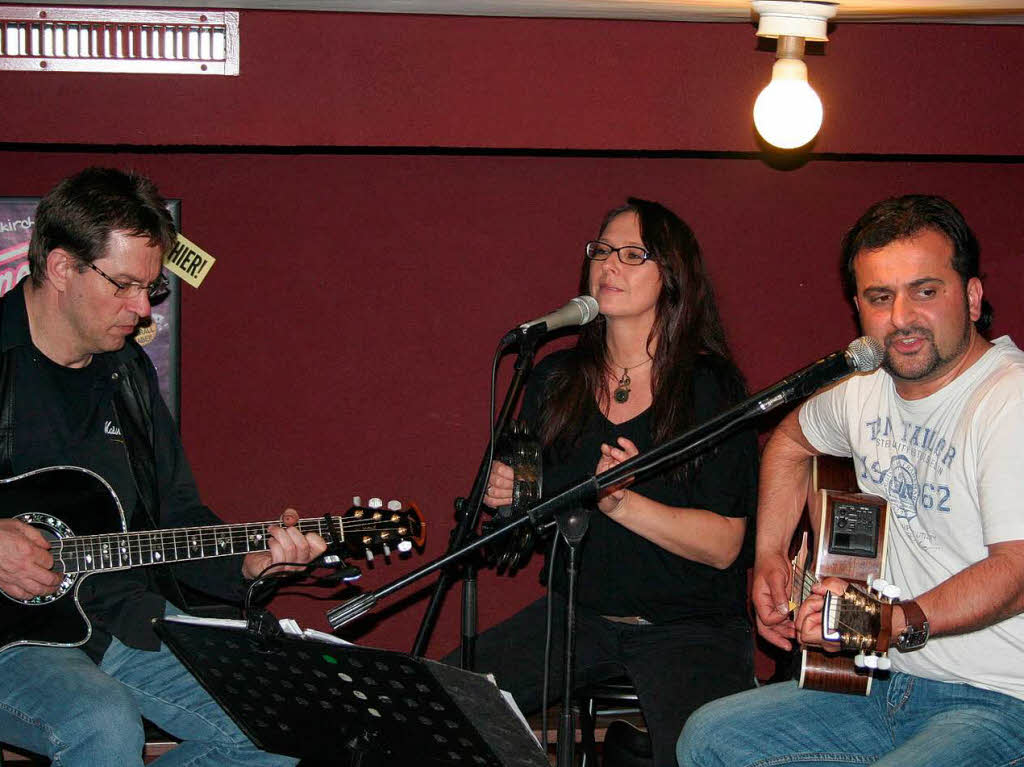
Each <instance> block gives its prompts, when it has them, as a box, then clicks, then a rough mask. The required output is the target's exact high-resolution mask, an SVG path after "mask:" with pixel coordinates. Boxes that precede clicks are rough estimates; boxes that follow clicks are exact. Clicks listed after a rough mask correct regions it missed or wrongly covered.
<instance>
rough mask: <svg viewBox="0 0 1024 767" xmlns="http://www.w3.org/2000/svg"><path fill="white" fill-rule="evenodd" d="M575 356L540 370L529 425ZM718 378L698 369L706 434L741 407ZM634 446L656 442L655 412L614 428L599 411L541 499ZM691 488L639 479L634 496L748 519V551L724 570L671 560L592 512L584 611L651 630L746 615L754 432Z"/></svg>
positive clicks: (709, 464) (528, 406)
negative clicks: (558, 372)
mask: <svg viewBox="0 0 1024 767" xmlns="http://www.w3.org/2000/svg"><path fill="white" fill-rule="evenodd" d="M574 353H575V352H574V351H573V350H567V351H562V352H556V353H554V354H551V355H549V356H548V357H546V358H545V359H544V360H542V361H541V363H540V364H538V366H537V368H536V370H535V372H534V374H533V376H532V378H531V382H530V385H529V386H528V387H527V390H526V393H525V395H524V399H523V411H522V417H523V419H524V420H526V421H527V423H530V424H531V426H535V425H536V422H537V416H538V413H539V412H540V409H541V408H542V407H543V405H544V397H545V394H544V392H545V389H546V380H547V378H548V376H550V375H551V373H552V371H554V370H555V369H556V368H557V366H559V365H565V364H566V362H567V360H568V359H569V357H568V355H571V354H574ZM718 376H719V373H718V372H717V371H716V368H715V367H714V366H713V365H712V364H711V363H710V362H709V361H706V360H705V361H703V362H701V363H700V364H699V365H698V367H697V370H696V372H695V374H694V376H693V380H692V382H679V385H680V386H683V385H692V386H693V387H694V408H695V424H694V425H700V424H701V423H703V422H704V421H706V420H709V419H710V418H712V417H713V416H715V415H717V414H718V413H719V412H721V411H722V410H724V409H726V408H727V407H728V406H730V405H731V404H734V403H730V402H725V401H723V397H722V395H721V390H722V387H721V386H720V384H719V382H718V381H719V379H718ZM619 437H626V438H627V439H630V440H632V441H633V442H634V443H635V444H636V446H637V448H638V449H639V450H640V452H641V453H643V452H644V451H645V450H647V449H649V448H650V447H651V446H652V444H653V440H652V438H651V415H650V410H649V409H648V410H645V411H644V412H643V413H641V414H639V415H638V416H636V417H635V418H632V419H631V420H629V421H626V422H625V423H621V424H613V423H611V422H610V421H609V420H608V419H607V418H605V417H604V415H602V414H601V412H600V410H599V409H598V407H597V404H596V403H594V404H593V405H592V407H591V408H590V413H589V415H588V417H587V420H586V424H585V425H584V428H583V432H582V436H581V438H580V440H579V442H578V443H577V444H576V445H572V446H569V447H568V448H562V449H560V450H558V451H557V452H556V451H555V450H551V449H549V450H547V451H545V455H544V490H545V492H544V495H545V496H547V497H550V496H551V495H553V494H554V493H557V492H558V491H559V490H561V489H564V488H566V487H569V486H570V485H574V484H576V483H577V482H579V481H580V480H582V479H584V478H585V477H587V476H588V475H593V473H594V469H595V468H596V467H597V462H598V460H600V456H601V443H602V442H603V443H606V444H609V445H615V444H617V442H616V440H617V439H618V438H619ZM710 451H711V452H710V453H709V454H708V455H706V456H705V457H704V460H703V462H702V463H701V464H700V468H699V470H698V471H697V472H696V475H695V476H694V477H693V478H692V479H691V480H689V481H686V480H682V479H675V478H673V477H672V476H670V475H669V474H668V472H667V471H665V472H660V473H656V474H655V475H653V476H649V477H645V478H641V479H640V480H639V481H637V482H636V483H634V484H633V485H631V486H630V489H631V490H632V491H633V492H636V493H639V494H640V495H643V496H646V497H648V498H651V499H652V500H655V501H659V502H661V503H664V504H667V505H669V506H677V507H690V508H699V509H707V510H709V511H713V512H715V513H717V514H721V515H722V516H726V517H748V518H749V521H748V523H747V534H746V539H745V543H744V546H743V549H742V551H741V553H740V555H739V557H738V558H737V560H736V562H734V563H733V565H732V566H731V567H729V568H727V569H725V570H718V569H716V568H714V567H711V566H709V565H705V564H702V563H699V562H694V561H692V560H689V559H685V558H684V557H681V556H678V555H676V554H672V553H670V552H668V551H666V550H665V549H663V548H661V547H660V546H658V545H656V544H654V543H651V542H650V541H648V540H647V539H646V538H643V537H642V536H639V535H637V534H636V533H634V532H632V531H630V530H628V529H626V528H625V527H623V526H622V525H620V524H618V523H617V522H615V521H613V520H612V519H610V518H609V517H607V516H605V515H604V514H602V513H601V512H600V511H597V510H596V509H595V511H594V513H592V514H591V515H590V529H589V531H588V533H587V536H586V538H585V539H584V541H583V544H582V548H581V554H580V568H579V569H580V577H579V584H578V597H579V599H578V603H579V605H580V606H581V607H583V608H585V609H588V610H591V611H593V612H595V613H597V614H600V615H618V616H641V617H643V618H646V619H647V620H650V621H653V622H654V623H674V622H680V621H684V620H686V619H687V618H692V617H708V616H723V617H725V616H737V615H746V590H747V575H746V570H747V568H748V567H749V566H750V564H751V560H752V550H753V547H752V541H753V532H754V530H753V528H754V514H755V509H756V504H757V439H756V435H755V433H754V432H753V430H750V429H747V430H743V431H740V432H738V433H736V434H733V435H732V436H729V437H727V438H726V439H724V440H722V441H720V442H718V443H717V444H715V445H713V446H712V447H711V448H710ZM556 573H557V574H556V576H555V584H554V587H555V589H556V590H557V591H560V592H563V593H564V591H565V586H564V578H565V574H564V569H560V570H556Z"/></svg>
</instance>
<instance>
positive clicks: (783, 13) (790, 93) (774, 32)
mask: <svg viewBox="0 0 1024 767" xmlns="http://www.w3.org/2000/svg"><path fill="white" fill-rule="evenodd" d="M837 5H838V3H833V2H809V1H802V2H790V1H788V0H754V1H753V6H754V10H755V11H756V12H757V13H758V15H759V16H760V20H759V22H758V26H757V35H758V37H774V38H777V39H778V47H777V48H776V52H775V58H776V61H775V65H774V66H773V67H772V81H771V82H770V83H769V84H768V85H767V86H766V87H765V89H764V90H762V91H761V93H760V94H758V97H757V101H755V102H754V125H755V127H756V128H757V132H758V133H760V134H761V137H762V138H763V139H764V140H765V141H767V142H768V143H769V144H772V145H773V146H777V147H779V148H780V149H795V148H796V147H800V146H803V145H804V144H806V143H808V142H809V141H810V140H811V139H813V138H814V137H815V136H817V135H818V130H819V129H820V128H821V120H822V116H823V111H822V107H821V99H819V98H818V94H817V93H815V92H814V89H813V88H811V86H810V85H808V83H807V65H806V64H804V62H803V55H804V42H805V41H806V40H814V41H820V42H825V41H827V40H828V36H827V35H826V31H827V26H828V20H829V19H831V18H832V17H833V16H835V14H836V6H837Z"/></svg>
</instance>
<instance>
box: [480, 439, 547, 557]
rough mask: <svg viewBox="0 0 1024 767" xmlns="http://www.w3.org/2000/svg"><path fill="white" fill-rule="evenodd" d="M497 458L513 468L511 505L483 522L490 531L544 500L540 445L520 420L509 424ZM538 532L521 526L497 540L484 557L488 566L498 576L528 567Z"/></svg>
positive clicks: (499, 446)
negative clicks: (497, 573) (525, 565)
mask: <svg viewBox="0 0 1024 767" xmlns="http://www.w3.org/2000/svg"><path fill="white" fill-rule="evenodd" d="M494 452H495V457H496V458H497V459H498V460H499V461H501V462H502V463H504V464H507V465H508V466H511V467H512V471H513V473H514V475H515V476H514V479H513V482H512V503H511V504H509V505H508V506H500V507H498V508H497V509H495V512H494V517H493V518H492V519H491V520H490V521H488V522H486V523H484V526H483V529H484V531H485V532H491V531H493V530H496V529H498V528H500V527H504V526H505V525H507V524H509V523H510V522H513V521H515V520H517V519H520V518H521V517H523V516H524V515H525V514H526V513H527V511H528V510H529V509H530V508H531V507H532V506H534V505H535V504H536V503H537V502H538V501H540V499H541V493H542V492H543V489H544V481H543V461H542V458H541V446H540V442H539V441H538V440H537V439H536V438H535V437H534V436H533V435H532V434H531V433H530V429H529V427H528V426H527V425H526V424H525V423H522V422H521V421H512V422H511V423H509V426H508V429H507V430H506V432H505V434H504V436H503V438H502V439H501V440H500V441H499V442H498V445H497V447H496V449H495V451H494ZM535 539H536V531H535V530H534V528H533V526H532V525H520V527H519V528H517V529H516V530H514V531H513V532H511V533H509V534H508V535H507V536H505V538H502V539H499V540H497V541H495V543H494V544H493V545H492V546H491V547H490V548H489V550H488V552H487V553H486V554H485V556H486V558H487V560H488V562H489V564H492V565H494V567H495V568H496V569H497V571H498V572H499V573H505V571H506V570H507V571H508V573H509V574H510V575H511V574H513V573H515V571H516V570H518V569H519V568H520V567H522V566H523V565H524V564H526V562H527V560H528V559H529V558H530V555H531V554H532V553H533V548H534V541H535Z"/></svg>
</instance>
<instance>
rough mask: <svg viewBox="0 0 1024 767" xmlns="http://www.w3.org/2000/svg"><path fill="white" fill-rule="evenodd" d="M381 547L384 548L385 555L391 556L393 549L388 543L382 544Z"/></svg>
mask: <svg viewBox="0 0 1024 767" xmlns="http://www.w3.org/2000/svg"><path fill="white" fill-rule="evenodd" d="M381 549H383V551H384V556H385V557H390V556H391V549H389V548H388V545H387V544H386V543H384V544H381Z"/></svg>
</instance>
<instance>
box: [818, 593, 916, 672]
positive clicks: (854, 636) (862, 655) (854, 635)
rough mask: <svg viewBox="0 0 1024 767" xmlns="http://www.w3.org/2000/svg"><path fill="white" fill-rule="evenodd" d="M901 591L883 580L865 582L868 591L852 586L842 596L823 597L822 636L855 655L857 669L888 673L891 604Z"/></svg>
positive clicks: (831, 594)
mask: <svg viewBox="0 0 1024 767" xmlns="http://www.w3.org/2000/svg"><path fill="white" fill-rule="evenodd" d="M899 596H900V589H899V587H898V586H894V585H893V584H891V583H889V582H888V581H886V580H884V579H882V578H876V579H870V578H869V579H868V583H867V588H864V587H862V586H860V585H858V584H854V583H851V584H850V585H849V586H847V588H846V591H845V592H843V593H842V594H833V593H832V592H829V593H828V594H826V595H825V605H824V608H823V610H822V636H823V637H824V638H825V640H826V641H829V642H838V643H839V646H840V647H841V648H842V649H843V650H849V651H851V652H856V653H857V655H856V656H855V657H854V659H853V662H854V665H855V666H856V667H857V668H860V669H867V670H869V671H873V670H875V669H877V670H879V671H887V670H888V669H889V667H890V666H891V665H892V662H891V661H890V660H889V658H888V656H887V655H886V653H887V652H888V651H889V643H890V640H891V638H892V637H891V634H890V632H891V630H892V605H893V602H894V601H895V600H896V599H899Z"/></svg>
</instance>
